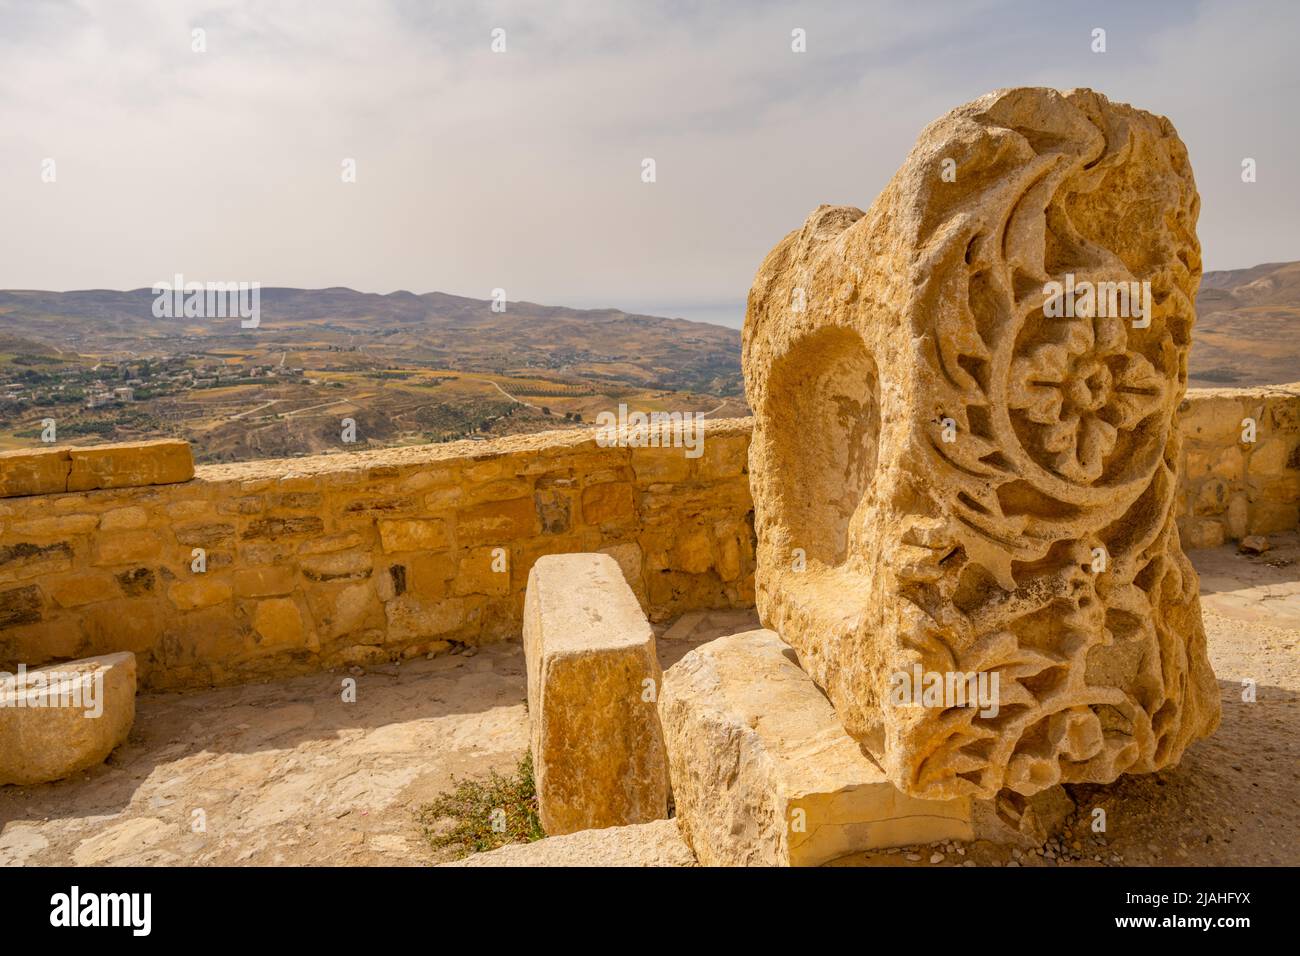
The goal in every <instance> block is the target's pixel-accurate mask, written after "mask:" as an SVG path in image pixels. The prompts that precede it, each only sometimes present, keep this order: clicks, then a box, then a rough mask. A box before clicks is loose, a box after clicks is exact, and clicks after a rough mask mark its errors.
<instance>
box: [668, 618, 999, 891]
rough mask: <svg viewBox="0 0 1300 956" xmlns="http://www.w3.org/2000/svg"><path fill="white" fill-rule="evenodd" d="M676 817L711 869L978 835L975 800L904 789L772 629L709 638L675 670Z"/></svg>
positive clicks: (802, 862)
mask: <svg viewBox="0 0 1300 956" xmlns="http://www.w3.org/2000/svg"><path fill="white" fill-rule="evenodd" d="M659 712H660V718H661V721H662V724H663V730H664V741H665V744H666V746H667V748H668V768H669V775H670V777H671V780H672V791H673V799H674V802H675V804H676V808H677V819H678V822H679V824H680V825H681V828H682V833H683V835H684V836H685V838H686V842H687V843H688V844H689V845H690V847H691V849H692V850H694V852H695V855H696V856H697V857H698V859H699V862H700V863H701V864H702V865H705V866H819V865H821V864H823V863H827V862H830V861H831V860H835V859H837V858H839V857H843V856H846V855H848V854H851V853H857V852H861V851H864V850H869V849H878V848H884V847H891V846H905V845H910V844H916V843H931V842H935V841H940V840H971V839H973V838H974V836H975V833H974V825H973V818H972V802H971V800H970V799H968V798H964V797H959V798H957V799H953V800H923V799H919V798H915V797H910V796H908V795H906V794H905V793H903V792H901V791H900V790H898V789H897V788H896V787H895V786H894V785H893V784H892V783H890V782H889V780H888V778H887V777H886V776H885V773H884V771H883V770H882V769H881V768H880V767H879V765H877V764H876V763H875V762H874V761H873V760H872V759H871V758H870V757H868V756H866V755H864V753H863V751H862V749H861V747H860V746H859V745H858V744H857V743H856V742H855V741H854V740H853V738H851V737H850V736H849V735H848V734H847V733H846V732H845V731H844V727H843V725H842V724H841V723H840V721H839V719H838V718H837V717H836V716H835V711H834V709H833V708H832V707H831V704H830V701H829V700H827V699H826V696H825V694H823V693H822V692H821V690H820V689H819V688H818V687H817V685H816V684H815V683H813V680H812V678H811V677H809V676H808V675H807V674H805V673H804V672H803V671H802V670H801V669H800V667H799V665H798V663H797V657H796V656H795V653H794V651H793V649H792V648H790V647H789V646H788V645H787V644H785V643H784V642H783V641H782V640H781V639H780V637H778V636H777V635H776V634H775V633H774V632H773V631H769V630H757V631H747V632H745V633H743V634H732V635H730V636H727V637H721V638H718V639H717V640H716V641H711V642H710V643H708V644H704V645H701V646H700V647H697V648H696V649H695V650H693V651H691V652H690V653H689V654H687V655H686V656H685V657H683V658H682V659H681V660H680V661H679V662H678V663H676V664H674V665H673V666H672V667H670V668H669V669H668V671H667V672H666V673H665V674H664V686H663V691H662V692H661V693H660V697H659Z"/></svg>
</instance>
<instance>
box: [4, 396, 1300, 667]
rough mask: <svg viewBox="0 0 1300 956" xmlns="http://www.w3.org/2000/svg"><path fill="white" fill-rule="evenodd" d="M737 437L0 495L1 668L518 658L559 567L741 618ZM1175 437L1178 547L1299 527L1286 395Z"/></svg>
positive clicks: (339, 461) (265, 468)
mask: <svg viewBox="0 0 1300 956" xmlns="http://www.w3.org/2000/svg"><path fill="white" fill-rule="evenodd" d="M1245 418H1253V419H1254V420H1255V423H1256V435H1255V438H1256V440H1255V442H1253V443H1251V442H1245V441H1242V435H1243V425H1242V420H1243V419H1245ZM750 427H751V422H750V420H748V419H737V420H730V421H718V422H710V423H709V425H708V431H707V435H706V439H705V441H704V453H703V455H702V456H701V457H699V458H697V459H690V458H687V457H686V456H685V454H684V451H683V449H680V448H633V449H629V448H601V447H598V446H597V444H596V442H595V440H594V437H593V433H592V432H591V431H581V432H579V431H564V432H551V433H547V434H542V435H530V436H520V437H515V438H508V439H501V440H497V441H490V442H457V443H453V444H447V445H433V446H422V447H417V448H402V449H388V450H382V451H367V452H356V453H352V454H338V455H326V456H321V457H317V458H300V459H289V460H281V461H262V462H249V463H243V464H237V465H215V466H204V467H200V468H198V469H196V470H195V477H194V479H193V480H191V481H183V482H180V483H176V484H158V485H150V486H146V487H131V488H113V489H107V490H96V491H88V492H71V493H63V494H43V495H32V496H28V497H10V498H4V497H0V669H6V668H8V669H12V665H14V664H16V663H17V662H18V661H23V662H25V663H26V664H28V665H29V666H35V665H38V664H42V663H46V662H49V661H52V660H60V659H68V658H75V657H85V656H89V655H93V654H105V653H110V652H112V651H119V650H131V651H135V652H136V653H137V655H138V657H139V662H140V676H141V680H142V683H143V684H144V686H148V687H154V688H181V687H198V686H206V685H208V684H213V683H217V684H221V683H232V682H238V681H244V680H256V679H264V678H269V677H272V676H281V675H285V674H292V673H299V672H307V671H312V670H319V669H323V668H329V667H335V666H339V665H347V664H354V663H361V664H366V663H377V662H381V661H389V660H393V659H401V658H409V657H413V656H416V655H420V654H426V653H430V652H438V651H442V650H445V649H447V648H449V647H450V646H451V644H450V642H453V641H455V642H461V643H467V644H475V643H479V642H484V641H491V640H499V639H503V638H511V637H515V636H517V635H518V633H519V630H520V622H521V615H522V608H523V595H524V586H525V584H526V582H527V579H528V571H529V569H530V568H531V567H532V564H533V562H534V561H536V560H537V558H538V557H540V556H541V555H543V554H553V553H560V552H572V551H605V552H607V553H609V554H611V555H612V556H613V557H614V558H615V559H616V560H617V561H618V562H619V564H620V566H621V567H622V568H623V570H624V573H625V574H626V575H627V577H628V579H629V581H630V582H631V584H632V586H633V590H634V591H635V592H636V594H637V597H638V599H639V600H640V601H641V603H642V605H643V606H644V607H645V608H646V611H647V613H648V614H650V616H651V617H652V618H653V619H655V620H668V619H671V618H673V617H675V616H677V615H679V614H682V613H684V612H686V611H689V610H695V609H702V608H711V607H746V606H750V605H752V603H753V571H754V535H753V525H752V518H751V515H750V510H751V507H752V502H751V499H750V495H749V483H748V475H747V471H748V469H747V467H746V462H747V456H748V449H749V432H750ZM1182 433H1183V437H1184V442H1183V449H1182V455H1183V459H1184V480H1183V486H1182V489H1181V492H1180V495H1179V498H1178V502H1177V507H1178V514H1179V518H1178V524H1179V530H1180V534H1181V535H1182V538H1183V541H1184V544H1185V546H1186V547H1191V548H1199V547H1213V546H1215V545H1218V544H1221V543H1223V542H1224V541H1225V540H1230V539H1236V538H1240V537H1242V536H1244V535H1246V534H1268V533H1273V532H1278V531H1289V530H1295V529H1296V527H1297V521H1298V520H1300V460H1298V459H1300V451H1297V449H1298V448H1300V384H1297V385H1294V386H1292V385H1286V386H1275V387H1268V388H1258V389H1243V390H1229V389H1196V390H1192V391H1189V392H1188V394H1187V398H1186V400H1185V401H1184V403H1183V407H1182ZM195 548H202V549H204V550H205V551H206V559H207V571H206V572H205V573H202V574H196V573H194V571H193V570H191V567H192V561H193V554H194V549H195ZM498 548H500V549H503V552H495V553H494V549H498ZM502 557H504V561H505V564H504V567H505V570H504V571H497V570H494V561H495V566H496V567H501V566H502V562H501V558H502Z"/></svg>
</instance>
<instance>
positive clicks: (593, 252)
mask: <svg viewBox="0 0 1300 956" xmlns="http://www.w3.org/2000/svg"><path fill="white" fill-rule="evenodd" d="M498 27H499V28H502V29H504V30H505V31H506V33H505V39H506V52H505V53H493V52H492V51H491V48H490V47H491V42H492V37H491V33H492V30H493V29H494V28H498ZM1095 27H1101V28H1104V29H1105V30H1106V31H1107V37H1106V39H1107V52H1106V53H1104V54H1098V53H1093V52H1092V51H1091V49H1090V44H1091V42H1092V37H1091V33H1092V30H1093V28H1095ZM195 28H201V29H202V30H204V31H205V33H206V46H207V50H206V52H203V53H197V52H194V51H193V50H192V44H193V38H192V30H194V29H195ZM794 28H802V29H804V30H806V31H807V52H806V53H802V54H798V53H793V52H792V51H791V48H790V43H791V30H792V29H794ZM1297 36H1300V4H1297V3H1295V2H1294V0H1281V2H1276V3H1259V4H1251V3H1240V2H1232V3H1229V2H1205V3H1199V4H1198V3H1156V2H1143V3H1133V2H1123V3H1113V4H1112V3H1105V2H1090V3H1080V4H1071V3H1056V4H1051V3H1040V2H1025V3H1016V2H1007V3H1003V2H991V0H989V2H970V0H965V2H960V3H938V2H933V0H924V2H922V0H907V2H902V3H878V4H877V3H865V2H860V0H859V2H848V3H753V2H748V3H744V4H741V3H734V4H733V3H720V2H714V3H700V4H692V3H683V2H657V3H656V2H647V0H637V2H631V0H629V2H626V3H624V2H617V0H589V2H578V0H567V2H566V0H547V2H532V3H508V2H481V3H472V4H471V3H438V2H419V0H384V2H379V0H376V2H329V0H304V2H273V0H260V2H253V0H247V2H245V0H209V2H189V0H104V2H94V0H86V2H57V0H41V2H36V0H0V288H44V289H78V288H104V287H107V288H133V287H139V286H147V285H150V284H152V283H153V282H155V281H158V280H161V279H164V278H167V277H170V276H172V275H173V274H174V273H178V272H179V273H182V274H184V275H185V277H186V278H187V279H191V280H198V281H206V280H228V281H250V282H251V281H257V282H261V283H262V284H263V285H291V286H305V287H321V286H332V285H346V286H351V287H353V288H357V289H362V290H366V291H373V292H390V291H393V290H395V289H410V290H413V291H416V292H428V291H432V290H440V291H445V292H453V293H457V294H461V295H468V296H474V297H476V298H487V297H489V295H490V294H491V290H492V289H493V288H497V287H501V288H504V289H505V290H506V294H507V295H508V297H509V298H510V299H530V300H533V301H537V302H544V303H548V304H557V305H559V304H565V305H577V306H615V307H619V308H624V309H628V310H639V311H647V312H654V313H658V314H668V315H680V316H684V317H687V318H699V319H705V320H710V321H722V322H728V323H729V324H738V323H739V320H740V318H741V313H742V311H743V308H744V299H745V294H746V292H747V290H748V288H749V284H750V281H751V280H752V278H753V275H754V271H755V269H756V268H757V266H758V264H759V262H760V261H761V260H762V257H763V256H764V255H765V254H766V253H767V251H768V250H769V249H770V248H771V247H772V246H773V245H774V244H775V243H776V242H777V240H778V239H780V238H781V236H782V235H784V234H785V233H786V232H787V231H789V230H790V229H792V228H794V227H795V226H797V225H798V224H799V223H800V222H802V220H803V218H804V217H805V216H806V215H807V214H808V213H809V212H810V211H811V210H812V209H813V208H814V207H815V206H816V205H817V204H819V203H823V202H830V203H848V204H852V205H857V206H861V207H863V208H865V207H866V206H868V205H869V204H870V203H871V201H872V199H873V198H874V197H875V195H876V194H877V193H878V192H879V191H880V189H881V188H882V187H883V186H884V185H885V183H886V182H887V180H888V179H889V177H890V176H891V175H892V174H893V172H894V170H895V169H896V168H897V167H898V166H899V164H900V163H901V162H902V160H903V158H904V157H905V156H906V154H907V152H908V150H909V149H910V148H911V145H912V143H913V141H914V140H915V137H916V135H917V133H918V132H919V131H920V130H921V128H922V127H923V126H924V125H925V124H927V123H928V122H930V121H931V120H933V119H935V118H937V117H938V116H940V115H942V114H943V113H945V112H947V111H948V110H949V109H951V108H952V107H954V106H957V105H959V104H961V103H963V102H966V101H968V100H970V99H973V98H975V97H976V96H979V95H980V94H982V93H985V92H987V91H989V90H992V89H995V88H998V87H1003V86H1018V85H1043V86H1055V87H1059V88H1069V87H1074V86H1090V87H1093V88H1094V89H1097V90H1100V91H1102V92H1104V93H1106V94H1107V95H1109V96H1110V97H1112V98H1114V99H1119V100H1123V101H1127V102H1131V103H1133V104H1134V105H1137V106H1141V107H1143V108H1145V109H1148V110H1152V111H1154V112H1158V113H1163V114H1165V115H1167V116H1169V118H1170V119H1171V120H1173V122H1174V124H1175V126H1177V128H1178V130H1179V131H1180V133H1181V134H1182V137H1183V139H1184V140H1185V141H1186V143H1187V145H1188V148H1189V149H1190V152H1191V157H1192V163H1193V167H1194V169H1195V172H1196V178H1197V182H1198V185H1199V187H1200V190H1201V196H1202V202H1203V205H1202V215H1201V222H1200V235H1201V241H1202V244H1203V246H1204V250H1205V263H1206V268H1208V269H1223V268H1238V267H1244V266H1250V265H1254V264H1256V263H1259V262H1267V261H1278V260H1288V259H1300V182H1298V181H1297V174H1298V173H1300V169H1298V167H1297V161H1296V160H1297V156H1300V122H1297V119H1296V117H1297V115H1298V114H1300V106H1298V105H1297V104H1298V103H1300V65H1297V54H1296V51H1295V43H1296V37H1297ZM1247 156H1249V157H1253V158H1255V159H1256V160H1257V163H1258V181H1257V182H1255V183H1253V184H1244V183H1242V181H1241V161H1242V158H1243V157H1247ZM646 157H652V158H653V159H654V160H655V162H656V166H657V177H658V181H657V182H655V183H653V184H646V183H643V182H642V181H641V163H642V160H643V158H646ZM345 158H354V159H355V160H356V168H357V182H355V183H344V182H342V177H341V172H342V163H343V160H344V159H345ZM46 159H53V160H54V171H55V175H56V181H55V182H53V183H47V182H43V181H42V170H43V168H46V167H43V162H44V161H45V160H46Z"/></svg>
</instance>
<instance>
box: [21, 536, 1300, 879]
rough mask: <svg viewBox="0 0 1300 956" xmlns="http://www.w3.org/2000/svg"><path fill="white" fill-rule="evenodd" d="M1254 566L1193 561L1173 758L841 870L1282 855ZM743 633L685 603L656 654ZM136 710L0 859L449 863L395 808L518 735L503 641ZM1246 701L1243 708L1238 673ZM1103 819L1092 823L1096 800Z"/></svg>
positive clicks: (1274, 622) (1295, 634) (1279, 692)
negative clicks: (1196, 619) (100, 759)
mask: <svg viewBox="0 0 1300 956" xmlns="http://www.w3.org/2000/svg"><path fill="white" fill-rule="evenodd" d="M1273 544H1274V548H1273V550H1271V551H1269V552H1267V553H1266V554H1264V555H1262V556H1258V557H1247V556H1244V555H1238V554H1237V553H1236V552H1235V550H1234V549H1232V548H1230V547H1225V548H1219V549H1215V550H1210V551H1199V552H1194V553H1193V554H1192V558H1193V561H1194V563H1195V564H1196V567H1197V569H1198V570H1199V571H1200V574H1201V590H1202V602H1203V608H1204V612H1205V624H1206V631H1207V633H1208V636H1209V648H1210V659H1211V663H1212V664H1213V666H1214V671H1215V674H1216V675H1217V676H1218V678H1219V687H1220V693H1221V695H1222V699H1223V722H1222V725H1221V726H1220V728H1219V730H1218V732H1217V733H1216V734H1215V735H1214V736H1213V737H1211V738H1210V739H1208V740H1204V741H1199V742H1197V743H1196V744H1194V745H1193V746H1192V747H1191V748H1190V749H1189V751H1188V753H1187V754H1186V756H1185V757H1184V760H1183V762H1182V763H1181V764H1180V765H1179V766H1178V767H1176V768H1174V769H1172V770H1168V771H1164V772H1161V773H1158V774H1151V775H1145V776H1128V777H1123V778H1121V779H1120V780H1119V781H1118V782H1117V783H1115V784H1113V785H1111V786H1109V787H1078V788H1074V791H1073V796H1074V798H1075V800H1076V802H1077V803H1078V806H1079V810H1078V812H1077V814H1076V817H1075V819H1074V821H1073V823H1074V826H1073V828H1072V829H1071V830H1069V831H1067V832H1066V833H1065V834H1064V835H1063V836H1062V837H1061V838H1060V839H1059V840H1058V841H1056V842H1053V843H1049V844H1048V846H1047V847H1046V848H1045V849H1044V850H1042V851H1036V852H1032V853H1031V852H1028V851H1015V852H1012V851H1008V850H1006V849H1005V848H1002V847H993V846H990V845H988V844H983V843H976V844H970V845H966V846H958V845H956V844H947V845H938V846H927V847H909V848H901V849H898V850H894V851H889V852H880V853H873V854H867V855H864V856H862V857H859V858H854V859H852V860H849V861H845V862H847V863H857V864H859V865H862V864H865V865H877V866H879V865H884V866H930V865H944V866H952V865H962V864H964V865H1014V866H1028V865H1047V866H1053V865H1060V864H1066V865H1071V864H1073V865H1093V866H1098V865H1109V866H1118V865H1151V864H1156V865H1164V864H1181V865H1215V866H1223V865H1278V864H1292V865H1294V864H1297V863H1300V539H1297V538H1296V537H1295V536H1290V537H1287V538H1278V537H1274V538H1273ZM754 626H756V620H755V618H754V616H753V613H752V612H747V611H742V612H709V613H707V614H705V613H694V614H690V615H686V616H685V617H684V618H683V619H682V620H680V621H678V622H677V623H675V624H674V625H673V626H672V627H671V628H669V629H668V630H667V632H666V633H661V635H660V638H661V639H660V642H659V650H660V657H661V660H662V663H663V665H664V666H665V667H668V666H671V665H672V664H673V663H674V662H676V660H678V659H679V658H680V657H681V656H682V655H683V654H685V653H686V652H687V651H688V650H690V649H691V648H692V647H695V646H697V645H698V644H700V643H703V642H704V641H706V640H712V639H713V638H715V637H719V636H721V635H723V634H727V633H733V632H735V631H739V630H744V629H747V628H750V627H754ZM349 676H352V675H350V674H348V673H345V672H336V673H325V674H318V675H312V676H309V677H300V678H294V679H291V680H284V681H276V682H273V683H268V684H256V685H245V686H242V687H234V688H226V689H221V690H213V691H205V692H198V693H186V694H177V693H150V694H142V695H140V697H139V699H138V701H137V716H136V722H135V728H134V730H133V731H132V733H131V737H130V739H129V740H128V742H127V744H126V745H125V746H123V747H121V748H119V749H118V750H117V751H116V752H115V753H114V754H113V756H112V757H110V758H109V761H108V762H107V763H106V764H105V765H104V766H101V767H98V768H96V769H94V770H92V771H90V772H88V773H85V774H81V775H78V776H77V777H75V778H73V779H70V780H64V781H60V782H58V783H54V784H47V785H44V786H39V787H26V788H21V787H0V865H11V866H12V865H48V864H75V865H85V866H89V865H97V864H124V865H125V864H144V865H150V864H177V865H191V864H199V865H203V864H246V865H353V866H355V865H370V864H385V865H413V866H421V865H428V864H430V863H435V862H440V861H442V860H445V859H448V858H449V855H448V853H447V851H438V852H435V851H434V850H432V849H431V848H430V847H429V845H428V843H427V842H426V841H425V840H424V838H423V836H422V834H421V831H420V827H419V824H418V823H417V822H416V812H417V811H418V809H419V807H420V806H421V805H422V804H424V803H427V802H428V801H429V800H431V799H432V798H433V797H434V796H435V795H436V794H438V793H439V792H441V791H443V790H446V789H448V788H449V787H450V786H451V784H452V782H453V780H454V779H458V778H463V777H472V776H480V775H483V774H486V773H487V772H488V771H489V770H498V771H501V772H503V773H504V772H508V771H510V770H513V769H514V767H515V765H516V764H517V763H518V760H519V758H520V757H521V756H522V755H523V753H524V752H525V750H526V749H527V745H528V723H527V713H526V710H525V706H524V696H525V678H524V659H523V653H522V649H521V647H520V645H519V644H518V643H507V644H498V645H492V646H487V647H483V648H481V649H479V650H478V651H477V653H472V654H463V655H450V656H444V657H439V658H435V659H433V660H427V661H417V662H413V663H407V664H402V665H401V666H397V665H392V666H390V667H386V668H372V669H370V670H368V671H367V672H365V673H363V674H360V675H358V676H356V683H357V699H356V702H355V703H345V702H344V701H343V699H342V696H343V695H342V681H343V679H344V678H345V677H349ZM1248 678H1249V679H1252V680H1254V681H1255V682H1256V701H1255V702H1254V703H1247V702H1244V701H1243V700H1242V691H1243V684H1242V681H1243V680H1245V679H1248ZM1099 806H1100V807H1103V808H1104V809H1105V810H1106V820H1107V829H1106V832H1105V833H1104V834H1096V833H1093V832H1092V830H1091V828H1090V826H1089V824H1090V823H1091V821H1092V818H1093V817H1092V810H1093V809H1094V808H1095V807H1099Z"/></svg>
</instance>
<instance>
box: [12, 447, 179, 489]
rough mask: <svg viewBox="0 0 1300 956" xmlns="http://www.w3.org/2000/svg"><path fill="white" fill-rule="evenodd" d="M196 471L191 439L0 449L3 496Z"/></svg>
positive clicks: (167, 478)
mask: <svg viewBox="0 0 1300 956" xmlns="http://www.w3.org/2000/svg"><path fill="white" fill-rule="evenodd" d="M193 477H194V456H193V454H192V452H191V451H190V443H189V442H187V441H181V440H180V439H175V438H160V439H156V440H152V441H132V442H116V443H113V444H108V445H89V446H86V447H75V448H70V447H66V446H57V447H45V448H40V447H34V448H19V449H16V450H13V451H6V452H0V498H17V497H22V496H26V495H57V494H63V493H64V492H69V491H96V490H99V489H102V488H134V487H138V486H140V485H167V484H174V483H177V482H182V481H189V480H190V479H191V478H193Z"/></svg>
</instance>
